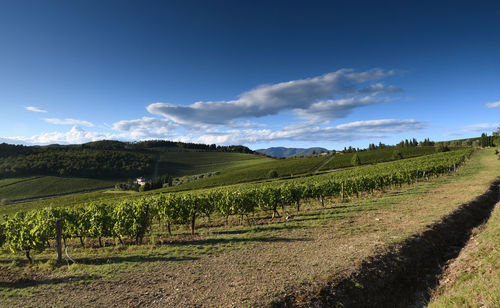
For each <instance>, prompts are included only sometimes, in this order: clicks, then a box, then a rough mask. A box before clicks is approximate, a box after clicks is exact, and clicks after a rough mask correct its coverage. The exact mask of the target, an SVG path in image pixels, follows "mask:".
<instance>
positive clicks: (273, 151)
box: [255, 147, 328, 157]
mask: <svg viewBox="0 0 500 308" xmlns="http://www.w3.org/2000/svg"><path fill="white" fill-rule="evenodd" d="M321 151H328V150H327V149H325V148H308V149H303V148H284V147H274V148H268V149H260V150H255V152H259V153H264V154H266V155H270V156H275V157H290V156H297V155H308V154H312V153H313V152H316V153H321Z"/></svg>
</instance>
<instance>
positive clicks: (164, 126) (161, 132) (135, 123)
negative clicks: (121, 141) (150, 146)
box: [113, 117, 178, 139]
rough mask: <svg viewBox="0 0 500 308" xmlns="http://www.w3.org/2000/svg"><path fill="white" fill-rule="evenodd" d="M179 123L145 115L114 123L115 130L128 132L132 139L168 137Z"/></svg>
mask: <svg viewBox="0 0 500 308" xmlns="http://www.w3.org/2000/svg"><path fill="white" fill-rule="evenodd" d="M177 127H178V125H176V124H174V123H172V122H170V121H168V120H166V119H157V118H150V117H143V118H141V119H137V120H124V121H119V122H116V123H114V124H113V130H117V131H122V132H127V133H128V134H129V136H130V138H131V139H141V138H166V137H168V136H171V134H172V132H173V131H174V130H175V129H176V128H177Z"/></svg>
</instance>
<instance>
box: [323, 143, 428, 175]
mask: <svg viewBox="0 0 500 308" xmlns="http://www.w3.org/2000/svg"><path fill="white" fill-rule="evenodd" d="M394 152H399V153H401V157H402V158H410V157H417V156H422V155H429V154H432V153H436V148H435V147H432V146H425V147H406V148H405V147H402V148H394V147H390V148H385V149H376V150H371V151H361V152H358V153H357V154H358V156H359V159H360V161H361V164H363V165H364V164H376V163H381V162H386V161H391V160H394V157H393V154H394ZM354 154H355V153H346V154H338V155H335V156H334V157H333V158H332V159H331V160H330V161H329V162H328V163H327V164H326V165H324V166H323V167H322V168H321V169H320V170H331V169H338V168H345V167H351V166H352V162H351V161H352V157H353V156H354Z"/></svg>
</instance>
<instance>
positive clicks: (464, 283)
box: [428, 205, 500, 308]
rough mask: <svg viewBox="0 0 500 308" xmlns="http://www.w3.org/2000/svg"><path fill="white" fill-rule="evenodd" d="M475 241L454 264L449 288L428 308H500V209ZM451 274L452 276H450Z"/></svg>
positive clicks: (434, 299)
mask: <svg viewBox="0 0 500 308" xmlns="http://www.w3.org/2000/svg"><path fill="white" fill-rule="evenodd" d="M473 235H474V236H476V238H475V239H474V241H473V242H472V243H471V244H469V245H468V246H466V248H465V250H464V251H462V253H461V256H460V257H459V259H457V261H456V263H455V264H453V267H452V273H451V275H450V278H451V279H450V280H451V282H449V283H448V284H445V285H444V286H443V287H442V288H441V289H440V290H439V292H438V294H436V295H435V296H434V297H433V299H432V300H431V303H430V305H429V306H428V307H431V308H441V307H500V249H499V247H500V208H499V207H498V205H497V208H496V209H495V211H494V212H493V214H492V216H491V218H490V219H489V221H488V223H487V224H486V225H485V226H484V227H482V228H479V229H476V230H474V232H473ZM449 274H450V273H449Z"/></svg>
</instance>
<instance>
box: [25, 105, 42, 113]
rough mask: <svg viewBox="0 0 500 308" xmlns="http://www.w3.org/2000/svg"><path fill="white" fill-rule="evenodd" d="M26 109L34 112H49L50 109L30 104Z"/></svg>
mask: <svg viewBox="0 0 500 308" xmlns="http://www.w3.org/2000/svg"><path fill="white" fill-rule="evenodd" d="M25 109H26V110H28V111H33V112H42V113H47V112H48V111H47V110H45V109H42V108H38V107H34V106H28V107H25Z"/></svg>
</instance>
